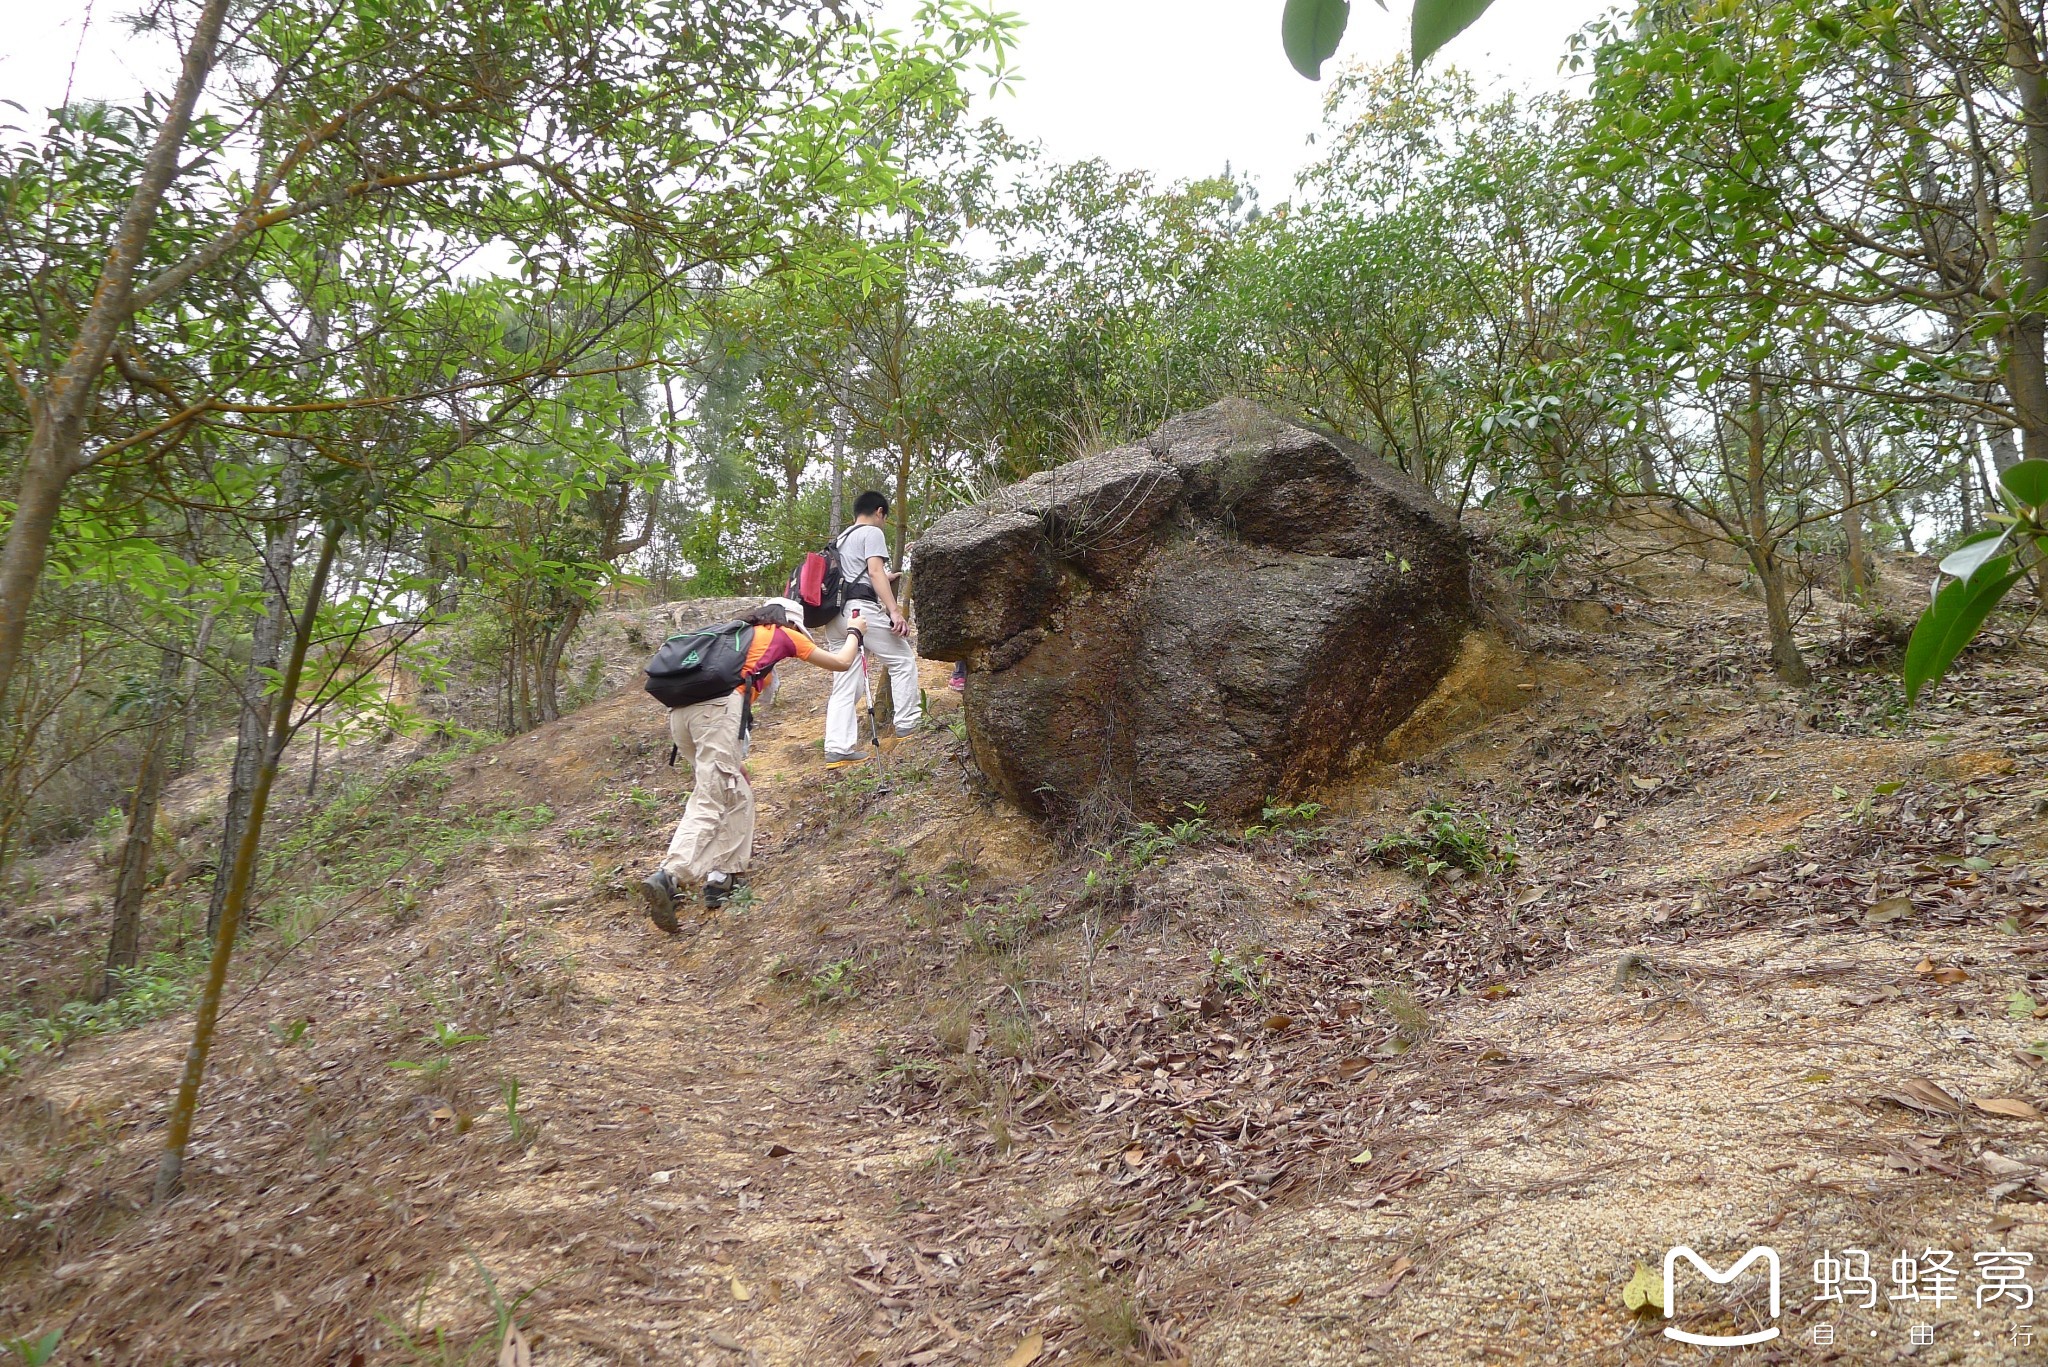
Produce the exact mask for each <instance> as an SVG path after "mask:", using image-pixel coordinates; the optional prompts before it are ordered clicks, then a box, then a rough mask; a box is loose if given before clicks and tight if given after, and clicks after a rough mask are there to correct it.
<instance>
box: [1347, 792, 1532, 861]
mask: <svg viewBox="0 0 2048 1367" xmlns="http://www.w3.org/2000/svg"><path fill="white" fill-rule="evenodd" d="M1368 853H1369V854H1370V855H1371V856H1372V857H1373V858H1374V859H1376V860H1378V861H1379V862H1380V863H1382V864H1385V865H1388V866H1389V867H1392V868H1399V869H1402V870H1404V871H1405V872H1408V873H1412V874H1414V875H1415V876H1416V877H1418V878H1424V879H1431V880H1434V879H1439V878H1462V877H1465V876H1466V875H1468V874H1469V875H1474V876H1485V875H1488V874H1496V873H1498V874H1506V873H1511V872H1513V870H1514V867H1515V864H1516V862H1517V858H1518V856H1517V854H1516V852H1515V842H1514V838H1513V837H1512V836H1509V835H1506V834H1504V833H1500V832H1496V831H1495V830H1494V829H1493V827H1492V825H1491V824H1489V823H1488V822H1487V820H1486V818H1485V817H1483V816H1480V815H1479V814H1477V813H1476V812H1465V811H1460V810H1459V809H1458V808H1456V807H1453V806H1451V805H1449V804H1448V803H1437V802H1432V803H1430V804H1429V805H1427V806H1425V807H1420V808H1417V809H1416V811H1415V812H1414V813H1413V814H1412V815H1411V816H1410V817H1409V827H1408V829H1407V830H1406V831H1402V832H1400V833H1398V834H1395V835H1389V836H1384V837H1382V838H1381V839H1379V840H1377V841H1375V842H1374V843H1373V845H1372V847H1371V849H1370V850H1369V851H1368Z"/></svg>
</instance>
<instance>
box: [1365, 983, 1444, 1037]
mask: <svg viewBox="0 0 2048 1367" xmlns="http://www.w3.org/2000/svg"><path fill="white" fill-rule="evenodd" d="M1372 999H1373V1001H1374V1003H1375V1004H1376V1005H1378V1006H1379V1008H1380V1009H1381V1010H1382V1011H1384V1012H1386V1013H1387V1014H1388V1015H1389V1016H1391V1017H1393V1019H1394V1038H1393V1039H1392V1040H1390V1041H1389V1042H1388V1043H1389V1047H1390V1049H1391V1050H1392V1052H1394V1053H1397V1054H1405V1053H1407V1052H1408V1051H1409V1050H1410V1049H1412V1048H1414V1047H1415V1046H1416V1045H1418V1044H1420V1043H1422V1041H1424V1040H1426V1039H1428V1038H1429V1032H1430V1021H1429V1012H1427V1011H1425V1010H1424V1009H1423V1006H1422V1003H1421V1002H1419V1001H1417V1000H1415V994H1414V993H1413V992H1410V991H1409V990H1408V989H1407V988H1405V987H1401V986H1399V985H1395V986H1391V987H1382V988H1380V989H1379V990H1378V991H1376V992H1374V993H1373V994H1372Z"/></svg>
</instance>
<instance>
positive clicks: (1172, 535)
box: [915, 401, 1472, 819]
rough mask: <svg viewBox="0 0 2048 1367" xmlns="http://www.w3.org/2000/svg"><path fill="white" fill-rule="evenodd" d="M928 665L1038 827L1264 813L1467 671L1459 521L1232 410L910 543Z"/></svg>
mask: <svg viewBox="0 0 2048 1367" xmlns="http://www.w3.org/2000/svg"><path fill="white" fill-rule="evenodd" d="M915 567H916V571H917V578H916V612H917V626H918V633H919V636H918V642H919V647H920V649H921V651H922V653H923V654H925V655H927V656H929V657H932V658H935V659H941V660H965V661H966V662H967V693H966V711H967V727H968V736H969V739H970V741H971V742H972V745H973V748H974V756H975V760H976V762H977V763H978V764H979V765H980V767H981V769H982V772H983V773H984V774H986V775H987V776H988V777H989V778H990V780H991V781H993V782H994V784H995V785H996V787H997V788H998V789H999V790H1000V791H1001V792H1002V793H1003V794H1004V795H1005V796H1006V797H1007V798H1008V799H1009V800H1011V801H1012V802H1014V803H1016V804H1017V805H1018V806H1020V807H1023V808H1025V809H1027V810H1032V811H1037V812H1041V813H1046V814H1049V815H1055V816H1071V815H1074V814H1076V813H1080V812H1084V811H1087V810H1090V809H1091V808H1100V807H1101V806H1102V805H1103V804H1109V805H1110V806H1111V807H1118V806H1122V807H1128V808H1129V810H1130V811H1131V812H1132V813H1133V814H1135V815H1136V816H1138V817H1139V818H1141V819H1153V818H1157V817H1160V816H1173V815H1177V814H1184V813H1183V804H1189V803H1195V804H1202V805H1203V806H1204V807H1205V808H1206V809H1207V810H1208V811H1209V812H1210V813H1211V814H1212V815H1216V816H1225V815H1237V814H1240V813H1243V812H1247V811H1254V810H1256V809H1257V808H1258V806H1259V804H1260V802H1261V801H1262V800H1263V799H1264V798H1265V797H1267V796H1268V795H1269V794H1271V795H1285V794H1293V793H1298V792H1300V791H1301V790H1302V789H1304V788H1306V787H1308V786H1310V785H1313V784H1315V783H1316V782H1318V781H1320V780H1322V779H1324V778H1327V777H1329V776H1331V775H1333V774H1335V773H1338V772H1341V771H1342V770H1344V769H1346V768H1348V767H1350V766H1352V765H1353V764H1355V763H1356V762H1357V761H1359V760H1360V759H1362V758H1365V757H1369V756H1370V755H1371V753H1372V752H1373V750H1374V747H1375V746H1376V745H1377V744H1378V742H1379V741H1380V740H1381V739H1382V738H1383V737H1385V736H1386V735H1387V734H1388V733H1389V732H1390V731H1392V730H1393V729H1394V728H1395V727H1396V726H1398V725H1399V724H1400V723H1401V722H1402V720H1403V719H1405V718H1406V717H1407V716H1408V714H1409V713H1410V712H1411V711H1413V710H1414V708H1415V707H1416V705H1417V704H1418V703H1420V702H1421V701H1422V700H1423V698H1425V697H1426V696H1428V694H1429V692H1430V689H1431V688H1432V687H1433V686H1434V685H1435V684H1436V682H1437V681H1438V679H1440V678H1441V677H1442V676H1443V674H1444V673H1445V671H1446V670H1447V669H1449V667H1450V665H1451V663H1452V661H1453V660H1454V659H1455V658H1456V656H1457V651H1458V643H1459V641H1460V639H1461V638H1462V637H1463V635H1464V633H1465V631H1466V629H1467V627H1468V626H1469V625H1470V624H1471V619H1472V603H1471V591H1470V566H1469V562H1468V558H1467V554H1466V548H1465V542H1464V539H1463V537H1462V536H1461V534H1460V532H1459V529H1458V526H1457V522H1456V519H1455V518H1454V517H1453V516H1452V515H1451V513H1450V511H1449V510H1448V509H1447V508H1445V507H1444V506H1443V505H1442V504H1441V503H1439V502H1437V500H1436V499H1435V498H1434V497H1432V496H1431V495H1430V494H1429V492H1428V491H1427V490H1425V489H1423V488H1422V487H1421V486H1420V485H1418V484H1417V483H1415V482H1414V481H1412V480H1410V479H1408V478H1407V477H1406V476H1404V475H1402V474H1401V473H1400V472H1399V471H1397V470H1395V469H1393V468H1392V467H1391V466H1388V465H1387V464H1386V463H1385V462H1383V461H1379V460H1375V459H1374V458H1372V457H1371V456H1370V455H1368V454H1367V453H1365V452H1364V451H1361V450H1359V449H1358V448H1356V447H1354V446H1352V445H1351V444H1349V443H1346V442H1341V441H1337V440H1335V439H1332V438H1330V437H1327V436H1324V435H1322V434H1320V433H1317V432H1313V431H1311V430H1309V429H1307V428H1305V427H1300V426H1296V425H1294V424H1292V423H1288V422H1284V421H1282V420H1280V419H1279V418H1276V417H1274V416H1273V415H1271V414H1269V413H1266V412H1265V411H1263V410H1261V409H1259V408H1257V407H1255V406H1253V405H1251V404H1247V403H1243V402H1238V401H1226V402H1224V403H1220V404H1216V405H1214V406H1213V407H1210V408H1206V409H1203V410H1202V411H1200V412H1198V413H1191V414H1187V415H1184V416H1182V417H1178V418H1175V419H1173V420H1171V421H1170V422H1168V423H1167V424H1166V425H1165V426H1163V427H1161V428H1160V429H1159V430H1158V431H1157V432H1155V433H1153V434H1152V436H1151V437H1149V438H1148V439H1147V440H1146V441H1145V442H1144V443H1143V444H1141V445H1137V446H1127V447H1121V448H1118V449H1116V450H1113V451H1107V452H1104V453H1103V454H1101V455H1097V456H1090V457H1086V458H1084V459H1081V460H1076V461H1073V462H1072V463H1070V464H1067V465H1063V466H1061V467H1059V468H1058V469H1056V470H1049V471H1046V472H1044V473H1042V474H1038V475H1033V476H1032V477H1031V478H1029V479H1026V480H1024V481H1022V482H1020V483H1018V484H1016V485H1014V486H1012V487H1011V488H1009V489H1006V490H1004V491H1003V492H1002V493H1001V494H999V495H997V496H996V497H994V498H992V499H990V500H988V501H987V502H985V503H982V504H980V505H977V506H976V507H973V508H969V509H964V510H961V511H959V512H955V513H951V514H948V515H947V516H946V517H944V518H942V519H940V521H939V522H938V523H937V524H936V525H935V526H933V527H932V529H931V530H930V531H929V532H927V533H926V534H925V535H924V537H923V538H921V539H920V540H919V542H918V545H917V550H916V558H915Z"/></svg>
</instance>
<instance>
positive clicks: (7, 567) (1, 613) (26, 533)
mask: <svg viewBox="0 0 2048 1367" xmlns="http://www.w3.org/2000/svg"><path fill="white" fill-rule="evenodd" d="M46 426H47V424H46V423H45V422H43V421H41V420H38V422H37V423H36V430H35V436H34V438H33V439H32V440H31V441H30V443H29V449H28V457H27V459H26V460H25V461H24V462H23V463H22V467H21V478H20V481H19V483H18V485H17V487H16V489H15V495H14V519H13V521H11V522H10V523H8V526H7V545H6V547H5V548H4V549H0V700H4V699H5V698H6V697H7V690H8V687H9V685H11V684H12V683H13V682H14V671H15V668H16V667H17V666H18V665H19V664H20V663H21V647H22V642H23V641H25V640H26V639H27V637H28V611H29V606H30V604H31V603H32V602H33V601H34V599H35V596H36V585H37V584H38V583H39V582H41V580H42V577H43V566H44V565H45V564H46V563H47V562H48V561H49V558H50V533H51V531H52V530H54V529H55V527H56V525H57V510H58V508H59V507H61V506H62V504H63V500H64V485H65V483H66V482H67V481H68V480H69V479H70V478H71V472H70V470H69V469H68V468H67V467H68V465H69V460H70V457H69V455H68V454H67V453H65V452H63V451H61V450H59V449H58V445H57V443H56V441H55V434H54V433H46V432H45V430H44V429H45V427H46ZM77 449H78V439H77V435H76V433H75V432H74V433H73V434H72V437H71V441H70V450H71V452H72V453H75V452H76V451H77Z"/></svg>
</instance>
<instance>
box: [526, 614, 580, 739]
mask: <svg viewBox="0 0 2048 1367" xmlns="http://www.w3.org/2000/svg"><path fill="white" fill-rule="evenodd" d="M582 624H583V603H582V602H581V600H578V601H577V602H574V603H571V604H569V609H568V611H567V612H565V613H564V614H563V615H562V624H561V625H560V626H558V627H556V628H555V630H554V632H553V633H552V634H551V635H550V636H549V637H548V639H547V641H546V643H545V645H544V646H543V648H542V650H541V655H540V664H539V667H538V669H537V670H536V673H538V675H539V676H540V682H539V687H538V688H537V690H536V693H537V695H538V697H539V701H540V719H541V720H542V721H544V722H550V721H560V720H561V718H562V692H561V689H562V684H561V677H562V656H563V655H564V654H565V653H566V652H567V651H568V649H569V638H570V637H572V636H574V635H575V634H576V628H577V627H579V626H581V625H582Z"/></svg>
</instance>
